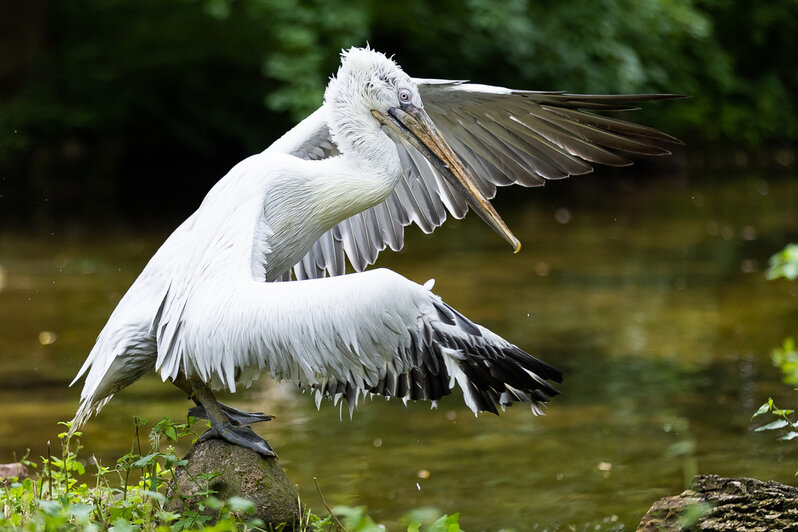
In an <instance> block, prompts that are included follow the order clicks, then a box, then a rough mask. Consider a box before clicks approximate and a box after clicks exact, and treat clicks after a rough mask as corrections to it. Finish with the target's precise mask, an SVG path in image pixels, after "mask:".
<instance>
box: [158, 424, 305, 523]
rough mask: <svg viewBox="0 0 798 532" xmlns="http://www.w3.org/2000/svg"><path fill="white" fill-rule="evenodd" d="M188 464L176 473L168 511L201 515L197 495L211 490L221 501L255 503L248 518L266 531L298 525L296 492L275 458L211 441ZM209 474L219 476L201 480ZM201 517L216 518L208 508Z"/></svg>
mask: <svg viewBox="0 0 798 532" xmlns="http://www.w3.org/2000/svg"><path fill="white" fill-rule="evenodd" d="M186 460H188V463H187V464H186V465H185V467H180V468H178V469H177V471H176V472H175V482H174V483H173V485H172V488H171V489H170V490H169V493H168V494H167V495H168V497H169V499H170V502H169V504H168V505H167V509H168V510H171V511H178V512H182V511H185V510H186V506H188V508H189V509H192V510H195V511H199V510H198V508H197V504H198V503H201V502H202V500H200V499H201V497H197V496H195V495H196V494H197V493H198V492H201V491H204V490H206V489H208V488H210V489H212V490H214V491H216V492H217V493H216V494H215V495H214V497H216V498H217V499H219V500H222V501H224V500H227V499H230V498H231V497H241V498H244V499H247V500H249V501H251V502H253V503H254V504H255V512H254V514H251V515H250V516H248V518H249V517H251V518H260V519H262V520H263V522H264V528H265V529H266V530H269V529H270V528H269V527H270V526H272V527H277V525H279V524H281V523H287V524H288V526H286V528H285V530H286V531H290V530H293V528H294V524H295V523H298V522H299V516H300V514H299V498H298V495H297V492H296V489H295V488H294V485H293V484H292V483H291V481H290V480H288V477H287V476H286V475H285V472H284V471H283V469H282V468H281V467H280V464H279V463H278V462H277V459H276V458H266V457H263V456H261V455H260V454H258V453H256V452H254V451H252V450H250V449H246V448H244V447H239V446H238V445H233V444H230V443H228V442H226V441H224V440H220V439H216V438H212V439H209V440H206V441H204V442H197V443H196V444H194V446H193V447H192V448H191V450H190V451H189V453H188V454H187V455H186ZM209 473H219V476H217V477H214V478H212V479H210V481H208V480H203V479H201V478H200V476H201V475H203V474H209ZM184 501H185V503H184ZM184 504H185V505H186V506H184ZM200 513H205V514H206V515H216V512H215V511H213V510H210V509H208V508H206V509H205V511H204V512H202V511H200Z"/></svg>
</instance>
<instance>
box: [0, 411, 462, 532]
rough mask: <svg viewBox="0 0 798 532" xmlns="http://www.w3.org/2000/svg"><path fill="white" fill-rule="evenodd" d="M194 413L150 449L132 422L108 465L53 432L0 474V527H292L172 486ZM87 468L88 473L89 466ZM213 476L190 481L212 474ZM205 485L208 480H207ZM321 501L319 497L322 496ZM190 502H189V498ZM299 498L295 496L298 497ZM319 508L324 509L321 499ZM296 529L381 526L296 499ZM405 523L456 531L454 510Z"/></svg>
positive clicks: (322, 531)
mask: <svg viewBox="0 0 798 532" xmlns="http://www.w3.org/2000/svg"><path fill="white" fill-rule="evenodd" d="M195 421H196V420H195V419H193V418H189V419H188V420H187V421H186V422H185V423H175V422H173V421H172V420H170V419H168V418H164V419H162V420H161V421H159V422H158V423H156V424H155V426H153V427H152V429H151V430H150V431H149V437H148V443H149V447H148V449H147V450H146V451H143V450H142V445H141V437H140V434H141V432H142V428H143V427H144V426H145V423H146V422H145V421H144V420H141V419H136V420H135V421H134V426H135V437H134V440H133V442H132V443H131V449H130V452H129V453H127V454H126V455H124V456H122V457H121V458H119V459H118V460H117V462H116V465H115V467H106V466H103V465H102V464H100V463H99V461H98V460H97V459H96V458H95V457H93V456H92V457H91V458H90V459H89V460H88V461H86V464H87V465H84V462H83V460H82V459H81V458H79V452H80V451H81V450H82V447H81V445H80V441H79V437H80V435H81V434H80V433H79V432H76V433H75V434H74V435H70V434H69V432H68V429H69V426H70V425H69V423H62V425H64V426H65V427H66V429H67V430H66V431H64V432H62V433H61V434H59V435H58V438H59V440H60V444H61V453H60V456H53V455H52V454H51V453H50V448H49V443H48V453H47V456H46V457H41V460H40V461H39V462H38V463H37V462H35V461H32V460H29V459H28V457H27V456H26V457H24V458H23V460H22V463H23V464H24V465H25V466H27V467H28V468H29V469H31V470H33V471H35V474H34V475H33V476H32V477H31V478H27V479H24V480H21V481H20V480H18V479H14V478H11V479H7V480H6V481H1V480H0V511H1V512H2V513H0V529H2V530H12V531H26V532H38V531H59V532H60V531H99V530H112V531H114V532H127V531H145V532H149V531H152V532H155V531H157V532H162V531H164V532H165V531H191V530H206V531H210V532H214V531H220V532H222V531H249V530H253V531H260V530H263V531H269V532H280V531H282V530H283V529H286V530H291V528H290V527H287V526H286V525H285V524H282V525H278V526H276V527H275V526H272V525H268V526H267V525H265V524H264V523H263V521H261V520H260V519H256V518H253V517H252V513H253V511H254V510H255V508H254V505H253V503H252V502H250V501H248V500H246V499H243V498H241V497H231V498H230V499H227V500H220V499H218V498H216V497H215V492H214V491H213V490H210V489H208V490H204V491H200V492H198V493H197V494H195V495H193V496H192V499H194V500H192V501H188V500H187V498H186V497H185V496H182V495H179V494H173V493H172V492H171V491H170V487H171V486H172V482H173V479H174V478H175V471H176V470H177V469H178V468H180V467H181V466H183V465H185V463H186V462H185V460H182V459H181V458H179V457H178V456H177V455H176V454H175V449H174V446H173V444H174V443H175V442H177V441H178V440H179V439H181V438H192V439H194V440H196V438H197V436H198V434H197V432H195V428H194V427H195V425H194V424H195ZM87 467H88V469H89V471H88V472H87V470H86V469H87ZM214 476H215V474H213V473H212V474H209V475H204V476H202V477H201V478H198V479H194V480H195V481H200V480H205V481H207V480H210V479H211V478H213V477H214ZM206 484H207V483H206ZM322 500H323V498H322ZM189 502H192V503H193V504H192V505H191V506H192V507H194V508H196V509H191V508H189V505H188V503H189ZM299 502H300V501H298V503H299ZM324 504H325V507H326V503H324ZM299 507H300V508H301V512H300V513H301V522H300V523H299V524H298V525H296V526H295V528H294V530H298V531H300V532H339V531H348V532H376V531H382V530H385V528H384V527H383V526H381V525H378V524H377V523H375V522H374V520H373V519H372V518H371V517H370V516H369V515H368V513H367V512H366V509H365V507H344V506H338V507H335V508H332V509H330V508H328V507H326V509H327V510H328V515H326V516H324V517H320V516H318V515H316V514H315V513H313V512H312V511H311V510H310V509H309V508H305V507H304V506H302V505H301V504H300V506H299ZM403 521H404V522H405V523H406V524H407V530H408V532H459V531H460V530H461V529H460V526H459V524H458V516H457V514H454V515H451V516H448V515H440V513H439V512H437V511H435V510H432V509H425V508H422V509H418V510H414V511H411V512H409V513H408V514H407V515H406V516H405V518H404V519H403Z"/></svg>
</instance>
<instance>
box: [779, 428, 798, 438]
mask: <svg viewBox="0 0 798 532" xmlns="http://www.w3.org/2000/svg"><path fill="white" fill-rule="evenodd" d="M793 438H798V432H795V431H794V430H791V431H790V432H788V433H787V434H785V435H784V436H782V437H781V439H782V440H792V439H793Z"/></svg>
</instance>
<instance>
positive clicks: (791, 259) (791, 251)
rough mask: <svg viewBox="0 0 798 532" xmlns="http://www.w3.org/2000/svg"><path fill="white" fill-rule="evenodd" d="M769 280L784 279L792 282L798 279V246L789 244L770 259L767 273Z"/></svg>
mask: <svg viewBox="0 0 798 532" xmlns="http://www.w3.org/2000/svg"><path fill="white" fill-rule="evenodd" d="M765 277H766V278H767V279H779V278H781V277H784V278H786V279H789V280H790V281H794V280H795V279H796V278H798V244H789V245H787V246H786V247H785V248H784V249H782V250H781V251H779V252H778V253H776V254H775V255H773V256H772V257H770V267H769V268H768V269H767V271H766V272H765Z"/></svg>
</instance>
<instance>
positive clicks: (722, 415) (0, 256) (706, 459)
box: [0, 169, 798, 531]
mask: <svg viewBox="0 0 798 532" xmlns="http://www.w3.org/2000/svg"><path fill="white" fill-rule="evenodd" d="M500 199H501V202H500V203H499V204H498V205H499V210H500V211H501V212H502V214H503V216H504V218H505V220H506V221H507V223H508V224H509V226H510V227H511V228H512V229H513V230H514V232H515V233H516V235H517V236H518V237H519V238H520V240H521V241H522V242H523V244H524V249H523V250H522V252H521V253H519V254H518V255H514V254H513V253H512V252H511V250H510V248H509V246H507V245H506V244H505V243H504V242H503V241H502V240H500V239H499V238H498V237H497V236H496V235H494V234H492V233H491V232H490V230H488V229H487V228H486V227H484V226H483V224H481V222H480V221H479V220H478V219H472V217H471V216H469V217H468V219H467V220H464V221H449V222H447V224H446V227H444V228H442V229H439V230H438V231H437V232H436V233H435V234H434V235H432V236H426V235H423V234H421V232H420V231H418V230H416V229H411V230H409V231H408V233H407V238H406V240H407V245H406V248H405V249H406V251H405V252H403V253H399V254H394V253H389V252H386V253H383V255H382V256H381V257H380V261H379V263H378V264H379V265H380V266H384V267H389V268H392V269H395V270H397V271H399V272H400V273H402V274H403V275H405V276H406V277H409V278H410V279H413V280H414V281H417V282H424V281H425V280H427V279H428V278H431V277H435V278H436V279H437V283H436V285H435V292H436V293H438V294H439V295H441V296H442V297H443V298H444V299H445V300H446V301H447V302H448V303H450V304H451V305H453V306H454V307H455V308H457V309H459V310H460V311H462V312H463V313H464V314H466V315H468V316H469V317H471V318H472V319H473V320H475V321H477V322H479V323H482V324H483V325H485V326H487V327H489V328H491V329H492V330H493V331H495V332H497V333H499V334H501V335H502V336H504V337H505V338H507V339H509V340H511V341H512V342H514V343H516V344H518V345H519V346H520V347H522V348H523V349H525V350H527V351H529V352H530V353H533V354H535V355H536V356H538V357H540V358H542V359H544V360H546V361H548V362H551V363H553V364H555V365H557V366H558V367H560V368H561V369H562V370H563V371H564V373H565V382H564V383H563V384H562V386H561V390H562V395H561V396H558V397H557V398H555V400H554V401H552V403H551V404H550V407H549V408H548V415H546V416H542V417H535V416H533V415H532V414H531V413H530V412H529V411H528V410H527V409H524V408H523V407H519V406H516V407H513V408H510V409H508V411H507V412H506V413H504V414H503V415H501V416H499V417H495V416H492V415H489V414H483V415H482V416H480V417H479V418H478V419H475V418H474V416H473V415H471V414H470V412H469V411H468V410H467V409H466V407H465V406H464V405H463V404H462V401H461V400H460V398H459V397H458V396H457V395H453V396H450V397H448V398H446V399H445V400H443V401H442V403H441V405H440V408H439V409H437V410H430V409H429V407H428V406H427V405H425V404H422V403H419V404H410V405H409V406H408V407H407V408H404V407H403V406H402V405H401V402H396V401H392V402H386V401H384V400H382V399H376V400H373V401H366V402H365V403H364V404H361V406H360V407H359V409H358V410H357V412H356V413H355V416H354V418H353V419H352V420H350V419H348V416H347V415H346V414H344V416H343V420H342V421H341V420H339V410H338V408H337V407H333V406H332V405H330V404H328V403H327V404H324V405H322V408H321V411H320V412H317V411H316V408H315V406H314V403H313V400H312V399H311V398H310V397H309V396H308V395H302V394H301V393H297V392H296V390H294V389H293V388H292V387H291V386H289V385H286V386H284V387H282V388H281V387H280V386H279V385H277V384H275V383H273V382H269V381H268V380H267V379H262V380H261V381H259V382H258V383H256V385H255V386H253V388H251V389H249V390H247V391H244V392H241V393H239V394H237V395H235V396H233V397H226V398H223V399H224V400H226V402H229V403H232V404H234V405H236V406H239V407H243V408H248V409H254V410H258V409H262V410H265V411H266V412H268V413H272V414H276V415H277V419H276V420H275V421H272V422H269V423H268V424H267V425H262V426H261V427H260V428H259V431H260V432H261V433H262V434H264V435H265V436H266V437H267V438H268V439H269V441H270V443H271V444H272V445H273V446H274V447H275V449H276V450H277V452H278V453H279V455H280V460H281V463H282V465H283V467H284V468H285V470H286V471H287V473H288V475H289V477H290V478H291V479H292V480H293V481H294V482H295V483H297V484H299V486H300V490H301V495H302V498H303V499H304V501H305V502H306V503H308V504H310V505H311V506H312V507H313V508H315V509H316V510H317V511H319V512H323V507H322V504H321V501H320V500H319V497H318V495H317V494H316V487H315V485H314V480H313V479H314V477H316V478H317V479H318V483H319V486H320V488H321V490H322V491H323V492H324V494H325V497H326V499H327V501H328V502H329V503H330V504H349V505H360V504H365V505H368V507H369V510H370V512H371V513H372V515H373V516H374V517H375V519H377V520H378V521H380V522H383V523H385V524H386V525H387V526H388V528H389V529H393V528H395V527H396V526H398V525H397V523H398V520H399V519H400V517H401V515H402V514H403V513H405V512H406V511H407V510H409V509H412V508H416V507H420V506H434V507H436V508H439V509H440V510H442V511H444V512H447V513H453V512H460V513H461V524H462V526H463V527H464V529H466V530H469V531H473V530H498V529H501V528H502V527H504V528H508V529H509V528H514V529H516V530H519V531H520V530H597V529H603V530H609V529H613V530H614V529H634V528H635V527H636V525H637V523H638V522H639V520H640V518H641V517H642V515H643V514H644V513H645V511H646V510H647V509H648V507H649V506H650V504H651V503H652V502H653V501H654V500H655V499H657V498H659V497H662V496H665V495H669V494H675V493H678V492H680V491H681V490H682V489H683V488H684V487H685V478H686V477H687V478H689V476H690V475H692V474H693V473H696V472H700V473H717V474H721V475H728V476H753V477H758V478H761V479H777V480H780V481H783V482H791V481H793V472H794V471H795V470H796V469H798V446H796V445H795V443H794V442H792V443H790V442H781V441H778V440H777V439H776V438H775V437H774V435H773V434H768V433H755V432H753V431H752V430H751V428H752V425H753V423H752V422H751V414H752V413H753V412H754V410H755V409H756V408H757V407H758V406H759V405H760V404H761V403H762V402H764V401H765V400H767V398H768V397H769V396H772V397H774V399H776V401H777V404H780V405H781V404H783V405H784V406H793V407H794V406H798V405H796V400H795V396H794V395H792V392H791V390H790V389H789V388H788V387H787V386H785V385H783V384H781V383H780V380H779V375H778V372H777V370H776V369H775V368H773V367H772V365H771V363H770V359H769V352H770V349H771V348H772V347H773V346H775V345H778V344H780V343H781V341H782V339H783V338H784V337H785V336H788V335H795V334H798V283H795V284H790V283H789V282H786V281H778V282H768V281H765V280H764V277H763V270H764V269H765V267H766V264H767V259H768V257H769V256H770V255H771V254H772V253H774V252H775V251H777V250H779V249H781V248H782V247H783V246H784V244H786V243H788V242H790V241H798V216H796V213H797V212H798V180H796V179H795V176H794V175H786V174H785V175H774V174H773V173H772V172H767V173H766V172H748V173H745V172H739V171H738V172H737V173H736V174H734V175H732V174H729V173H722V174H721V173H718V174H717V175H713V174H712V173H710V172H699V171H694V172H693V173H692V175H688V176H684V175H682V176H679V177H671V176H656V177H652V176H650V175H645V173H642V172H640V171H638V173H634V172H632V171H630V170H629V169H626V171H624V172H622V173H619V174H617V175H613V174H604V175H595V176H585V177H582V178H579V179H574V180H570V181H565V182H562V183H556V184H554V185H553V186H550V187H547V188H546V189H537V190H514V191H512V192H509V191H505V192H504V193H503V195H502V196H501V198H500ZM169 231H170V228H165V229H163V230H161V231H147V232H144V233H143V232H141V231H137V230H135V229H128V230H119V231H111V230H109V229H107V228H104V229H96V230H87V229H83V230H74V229H69V228H63V227H59V228H58V229H57V230H54V231H52V233H51V234H48V235H46V236H41V235H40V236H35V237H34V236H30V235H23V234H9V233H7V232H6V233H0V404H1V405H2V409H0V462H9V461H12V460H13V459H14V457H15V456H17V457H19V456H21V455H22V454H23V453H24V452H25V449H27V448H30V449H31V452H32V455H33V456H40V455H42V454H45V453H46V442H47V440H52V442H53V443H54V448H55V449H57V448H58V446H57V444H56V443H55V442H56V439H57V438H56V434H57V433H58V432H59V428H60V427H59V426H58V425H57V422H58V421H61V420H68V419H70V418H71V417H72V415H73V414H74V410H75V407H76V405H77V401H78V395H79V388H69V387H68V383H69V381H70V380H71V378H72V377H73V376H74V374H75V373H76V371H77V370H78V368H79V367H80V365H81V363H82V361H83V359H84V358H85V356H86V354H87V353H88V351H89V350H90V348H91V346H92V342H93V339H94V338H95V337H96V335H97V333H98V332H99V330H100V328H101V327H102V325H103V324H104V322H105V320H106V318H107V316H108V315H109V314H110V312H111V310H112V309H113V307H114V305H115V304H116V302H117V301H118V300H119V298H120V297H121V296H122V294H123V293H124V291H125V290H126V288H127V287H128V286H129V285H130V283H131V282H132V281H133V280H134V278H135V277H136V275H137V274H138V272H139V271H140V270H141V268H142V267H143V265H144V264H145V263H146V261H147V260H148V258H149V257H150V256H151V254H152V253H153V252H154V251H155V249H157V247H158V245H159V244H160V243H161V242H162V241H163V239H164V238H165V236H166V235H167V234H168V232H169ZM188 406H189V405H188V402H187V401H186V400H185V398H184V397H183V396H182V395H181V393H180V392H179V391H178V390H177V389H176V388H174V387H173V386H171V385H168V384H163V383H161V382H160V381H159V380H158V379H157V378H156V377H155V376H154V375H153V376H150V377H149V378H145V379H143V380H142V381H140V382H138V383H136V384H135V385H133V386H131V387H129V388H128V389H126V390H124V391H123V392H122V393H119V394H118V395H117V396H116V397H115V398H114V400H113V401H112V402H111V403H110V404H109V405H108V406H107V407H106V408H105V410H104V411H103V412H102V413H101V414H100V416H99V417H98V418H96V419H94V420H92V421H91V422H90V423H89V425H88V426H87V427H86V430H85V436H84V438H83V444H84V446H85V449H84V450H83V451H82V454H83V455H84V457H88V456H90V454H92V453H93V454H95V455H96V456H97V457H98V458H100V459H101V460H102V461H103V462H104V463H106V464H111V463H113V462H114V460H115V459H116V458H117V457H119V456H121V455H122V454H124V453H126V452H127V451H129V450H130V447H131V442H132V440H133V428H132V424H131V423H132V418H133V417H134V416H136V415H139V416H142V417H145V418H147V419H149V420H150V421H151V422H152V421H156V420H158V419H160V418H161V417H163V416H170V417H172V418H174V419H181V418H183V416H184V415H185V411H186V408H187V407H188Z"/></svg>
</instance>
